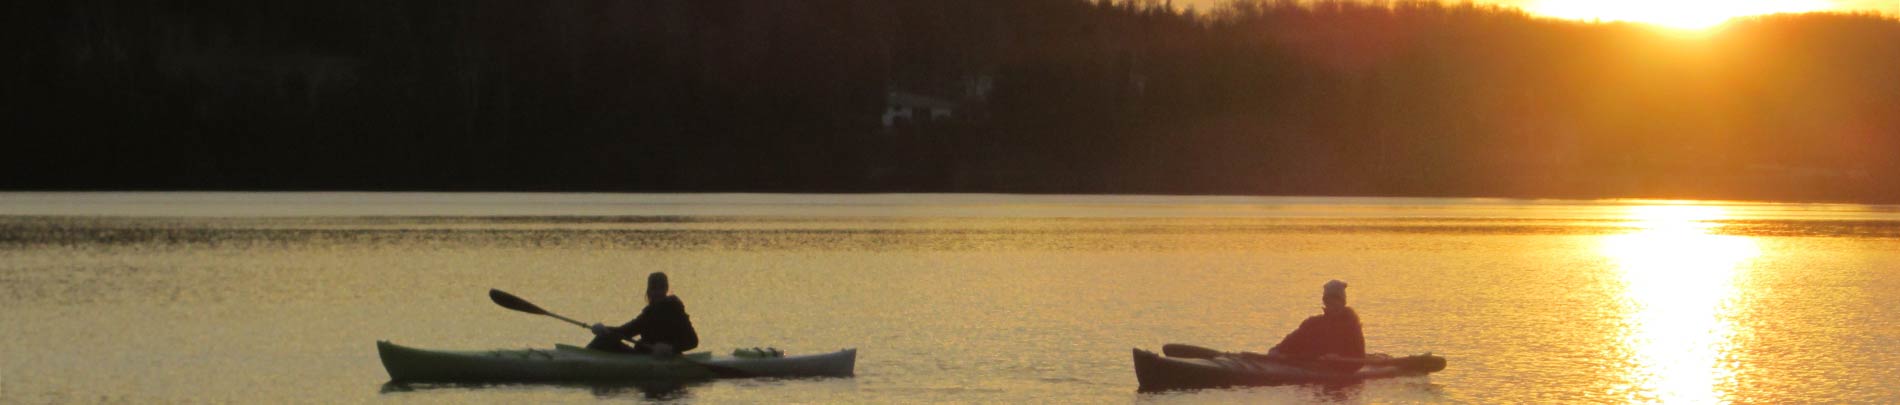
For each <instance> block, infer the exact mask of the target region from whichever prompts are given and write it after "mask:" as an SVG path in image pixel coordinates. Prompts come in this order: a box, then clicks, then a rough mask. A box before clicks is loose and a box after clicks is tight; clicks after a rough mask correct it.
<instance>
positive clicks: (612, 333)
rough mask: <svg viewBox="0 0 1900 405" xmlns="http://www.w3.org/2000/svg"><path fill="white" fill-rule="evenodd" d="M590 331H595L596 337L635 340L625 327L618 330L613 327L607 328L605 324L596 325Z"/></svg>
mask: <svg viewBox="0 0 1900 405" xmlns="http://www.w3.org/2000/svg"><path fill="white" fill-rule="evenodd" d="M588 329H590V330H593V331H594V336H608V337H616V338H620V339H621V340H631V339H633V336H630V335H628V334H627V331H626V328H625V327H618V328H616V327H612V326H607V324H603V323H595V324H594V326H592V327H590V328H588Z"/></svg>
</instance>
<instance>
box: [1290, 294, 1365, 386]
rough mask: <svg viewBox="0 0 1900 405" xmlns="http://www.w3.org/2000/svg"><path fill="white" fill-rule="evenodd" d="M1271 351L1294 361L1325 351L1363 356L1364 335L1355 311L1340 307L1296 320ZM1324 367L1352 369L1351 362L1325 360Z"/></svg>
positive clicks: (1323, 354)
mask: <svg viewBox="0 0 1900 405" xmlns="http://www.w3.org/2000/svg"><path fill="white" fill-rule="evenodd" d="M1273 350H1274V351H1277V352H1279V353H1280V354H1282V355H1285V356H1287V357H1289V358H1292V359H1294V360H1313V359H1318V358H1319V357H1320V356H1325V355H1328V354H1333V355H1338V356H1341V357H1365V356H1366V335H1365V333H1364V332H1363V331H1362V330H1361V329H1360V326H1359V314H1358V313H1356V312H1353V310H1352V308H1341V309H1340V310H1338V311H1335V312H1333V313H1330V314H1324V315H1315V316H1313V317H1309V318H1306V321H1304V322H1300V328H1299V329H1295V330H1293V333H1289V334H1287V335H1286V339H1282V340H1280V344H1278V345H1275V346H1273ZM1326 363H1328V364H1323V366H1324V367H1326V368H1328V369H1334V370H1336V371H1342V372H1352V371H1356V370H1358V369H1359V366H1358V365H1354V364H1339V363H1336V362H1326Z"/></svg>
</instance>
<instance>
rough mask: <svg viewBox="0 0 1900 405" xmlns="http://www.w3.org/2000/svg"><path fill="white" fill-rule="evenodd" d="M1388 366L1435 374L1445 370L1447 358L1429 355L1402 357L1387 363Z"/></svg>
mask: <svg viewBox="0 0 1900 405" xmlns="http://www.w3.org/2000/svg"><path fill="white" fill-rule="evenodd" d="M1386 365H1389V366H1395V367H1399V368H1402V369H1405V370H1410V371H1416V372H1421V373H1435V372H1439V371H1444V370H1445V358H1444V357H1438V356H1433V355H1429V354H1427V355H1419V356H1411V357H1400V358H1396V359H1392V360H1391V361H1388V362H1386Z"/></svg>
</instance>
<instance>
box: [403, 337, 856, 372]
mask: <svg viewBox="0 0 1900 405" xmlns="http://www.w3.org/2000/svg"><path fill="white" fill-rule="evenodd" d="M376 352H377V354H379V355H380V356H381V357H382V360H383V368H384V369H385V370H388V371H389V380H390V381H391V382H609V381H648V380H699V379H708V378H716V377H725V378H734V377H739V378H743V377H832V376H850V375H852V373H853V367H854V366H855V365H856V363H857V350H856V349H846V350H840V351H837V352H833V353H824V354H814V355H805V356H780V357H752V356H748V357H729V356H713V355H712V354H711V353H704V352H701V353H689V354H686V355H684V356H680V357H674V358H669V359H659V358H654V357H652V356H643V355H629V354H620V353H609V352H603V351H597V350H589V349H586V348H581V347H575V346H568V345H557V346H555V348H554V349H552V350H549V349H518V350H475V351H449V350H427V349H417V348H413V347H406V346H402V345H398V344H395V343H390V342H388V341H377V342H376Z"/></svg>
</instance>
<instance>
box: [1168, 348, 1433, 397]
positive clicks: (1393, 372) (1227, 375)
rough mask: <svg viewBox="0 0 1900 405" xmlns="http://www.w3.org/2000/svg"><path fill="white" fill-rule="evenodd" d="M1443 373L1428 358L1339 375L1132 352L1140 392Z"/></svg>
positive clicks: (1230, 358) (1266, 363)
mask: <svg viewBox="0 0 1900 405" xmlns="http://www.w3.org/2000/svg"><path fill="white" fill-rule="evenodd" d="M1171 352H1172V351H1171ZM1444 369H1445V358H1444V357H1438V356H1433V355H1430V354H1423V355H1417V356H1410V357H1397V358H1391V359H1388V360H1382V361H1378V362H1376V364H1368V365H1366V366H1363V367H1360V368H1359V370H1358V371H1356V372H1352V373H1340V372H1335V371H1325V370H1314V369H1310V368H1303V367H1300V366H1296V365H1292V364H1286V363H1280V362H1275V361H1271V360H1267V359H1263V358H1259V357H1256V356H1246V355H1240V354H1232V353H1218V354H1200V355H1196V356H1193V357H1168V356H1162V355H1160V354H1156V353H1154V352H1150V351H1147V350H1141V349H1135V379H1136V380H1139V381H1140V382H1141V390H1142V391H1161V390H1180V389H1198V388H1221V387H1234V386H1265V385H1288V384H1324V383H1351V382H1358V381H1364V380H1370V379H1378V378H1391V377H1405V376H1421V375H1426V374H1430V373H1433V372H1437V371H1439V370H1444Z"/></svg>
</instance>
